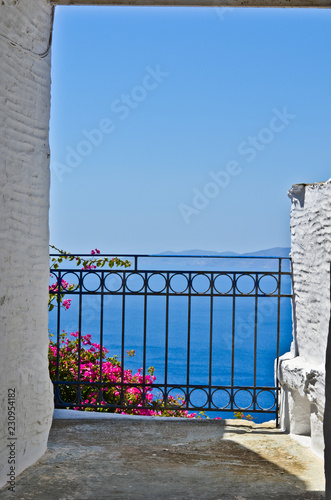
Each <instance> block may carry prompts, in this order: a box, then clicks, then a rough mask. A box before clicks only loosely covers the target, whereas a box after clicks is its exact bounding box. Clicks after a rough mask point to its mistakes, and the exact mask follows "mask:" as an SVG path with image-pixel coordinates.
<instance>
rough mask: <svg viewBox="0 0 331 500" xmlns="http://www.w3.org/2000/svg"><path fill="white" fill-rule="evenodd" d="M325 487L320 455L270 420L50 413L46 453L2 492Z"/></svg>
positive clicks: (157, 494) (242, 495) (167, 495)
mask: <svg viewBox="0 0 331 500" xmlns="http://www.w3.org/2000/svg"><path fill="white" fill-rule="evenodd" d="M261 430H262V429H261ZM252 448H254V450H253V449H252ZM305 450H306V451H305ZM290 453H291V455H290ZM305 453H308V455H307V456H306V455H305ZM266 457H268V458H266ZM269 457H270V458H269ZM312 467H316V470H310V469H311V468H312ZM318 475H320V476H319V482H318V478H317V476H318ZM310 476H314V478H315V479H314V480H315V483H316V484H315V483H314V482H311V481H313V480H310ZM316 485H317V486H318V487H317V488H316ZM314 486H315V491H314ZM312 488H313V489H312ZM323 489H324V485H323V463H322V461H321V460H320V461H319V459H318V458H317V457H316V461H315V459H314V456H313V455H312V454H311V452H310V450H308V449H306V448H302V447H301V446H300V445H299V444H298V443H296V442H294V441H293V440H291V438H290V437H289V436H287V435H284V434H282V433H280V432H278V431H275V430H274V429H272V428H270V429H269V432H268V429H263V430H262V433H261V434H259V431H258V429H256V427H255V426H254V424H251V426H245V425H239V424H238V425H226V426H225V425H224V421H208V420H200V421H199V420H198V421H197V420H194V421H193V420H191V421H187V420H185V421H178V420H171V419H168V420H167V421H165V420H162V421H157V419H155V420H137V421H134V420H132V419H130V420H127V421H125V420H116V419H114V420H112V419H108V420H106V419H105V420H103V419H99V420H83V419H79V420H54V421H53V426H52V429H51V433H50V437H49V446H48V451H47V453H46V454H45V455H44V456H43V457H42V458H41V459H40V460H39V461H38V463H37V464H36V465H34V466H32V467H30V468H29V469H28V470H27V471H25V472H23V473H22V474H21V475H20V476H19V477H18V478H17V481H16V492H15V495H13V493H11V492H9V491H6V489H5V488H4V489H2V490H1V492H0V497H1V498H4V499H7V498H15V499H16V498H17V499H24V500H30V499H38V500H44V499H45V500H46V499H47V500H53V499H54V500H64V499H66V500H69V499H70V500H71V499H79V500H85V499H98V500H99V499H126V500H131V499H132V500H136V499H146V500H149V499H151V500H152V499H153V500H154V499H169V500H175V499H178V500H183V499H203V500H209V499H210V500H217V499H224V500H227V499H231V500H254V499H256V500H257V499H258V500H276V499H277V500H278V499H284V500H294V499H295V500H317V499H319V500H320V499H322V498H324V493H323ZM318 490H320V491H318Z"/></svg>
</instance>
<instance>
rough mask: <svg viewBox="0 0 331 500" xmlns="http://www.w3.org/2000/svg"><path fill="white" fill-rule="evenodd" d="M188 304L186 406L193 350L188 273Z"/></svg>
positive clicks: (190, 289) (190, 290) (190, 291)
mask: <svg viewBox="0 0 331 500" xmlns="http://www.w3.org/2000/svg"><path fill="white" fill-rule="evenodd" d="M188 275H189V280H188V298H187V300H188V304H187V365H186V406H187V405H188V404H189V396H190V389H189V385H190V350H191V299H192V296H191V293H192V288H191V273H188Z"/></svg>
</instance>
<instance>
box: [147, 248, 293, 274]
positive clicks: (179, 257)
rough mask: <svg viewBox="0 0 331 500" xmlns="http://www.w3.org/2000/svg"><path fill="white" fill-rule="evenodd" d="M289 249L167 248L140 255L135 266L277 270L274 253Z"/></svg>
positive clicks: (285, 252)
mask: <svg viewBox="0 0 331 500" xmlns="http://www.w3.org/2000/svg"><path fill="white" fill-rule="evenodd" d="M289 253H290V248H283V247H275V248H269V249H266V250H259V251H257V252H251V253H247V254H238V253H235V252H222V253H220V252H215V251H208V250H197V249H195V250H185V251H182V252H172V251H166V252H162V253H160V254H157V255H155V256H153V257H141V258H139V265H138V268H139V269H141V270H143V269H145V270H151V271H152V270H164V271H167V270H169V271H170V270H171V271H214V272H215V271H263V270H268V271H277V270H278V259H277V258H276V259H274V258H273V257H283V258H284V257H289ZM258 257H262V258H261V259H259V258H258ZM268 257H269V258H268ZM289 268H290V265H289V261H287V260H285V261H283V270H289Z"/></svg>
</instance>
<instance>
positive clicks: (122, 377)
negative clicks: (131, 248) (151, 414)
mask: <svg viewBox="0 0 331 500" xmlns="http://www.w3.org/2000/svg"><path fill="white" fill-rule="evenodd" d="M122 279H123V298H122V345H121V365H122V370H121V399H120V407H121V408H124V406H125V401H124V341H125V289H126V276H125V271H123V277H122Z"/></svg>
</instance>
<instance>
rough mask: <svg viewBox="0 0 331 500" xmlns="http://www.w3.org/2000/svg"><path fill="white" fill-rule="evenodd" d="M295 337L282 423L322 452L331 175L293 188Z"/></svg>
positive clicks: (285, 364) (283, 373) (286, 363)
mask: <svg viewBox="0 0 331 500" xmlns="http://www.w3.org/2000/svg"><path fill="white" fill-rule="evenodd" d="M289 196H290V198H291V200H292V210H291V239H292V241H291V256H292V265H293V294H294V304H293V305H294V310H293V320H294V332H293V334H294V342H293V344H292V349H291V353H289V354H286V355H284V356H283V358H282V360H281V364H280V381H281V383H282V385H283V389H284V390H283V393H282V413H281V417H282V425H283V427H284V428H285V429H286V430H288V431H290V432H291V433H294V434H301V435H307V436H311V447H312V449H313V450H314V451H315V452H316V453H317V454H318V455H320V456H323V450H324V439H323V414H324V402H325V355H326V347H327V339H328V333H329V320H330V261H331V181H328V182H325V183H318V184H308V185H305V184H298V185H295V186H293V187H292V189H291V190H290V192H289Z"/></svg>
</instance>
